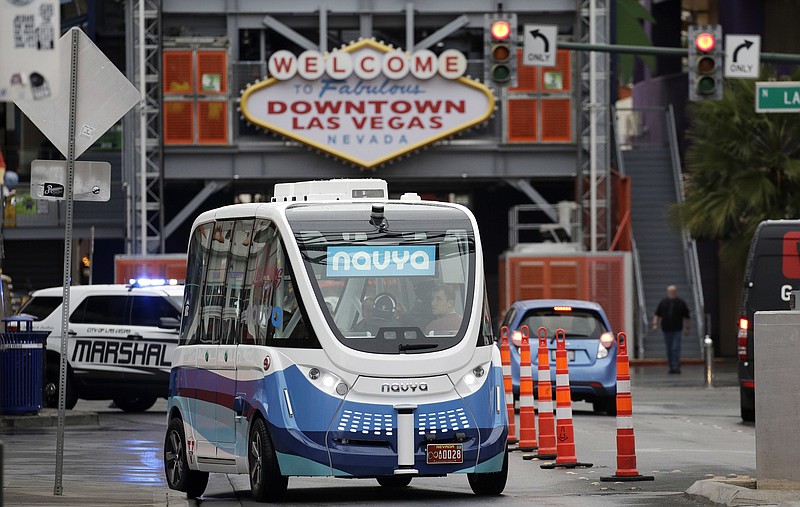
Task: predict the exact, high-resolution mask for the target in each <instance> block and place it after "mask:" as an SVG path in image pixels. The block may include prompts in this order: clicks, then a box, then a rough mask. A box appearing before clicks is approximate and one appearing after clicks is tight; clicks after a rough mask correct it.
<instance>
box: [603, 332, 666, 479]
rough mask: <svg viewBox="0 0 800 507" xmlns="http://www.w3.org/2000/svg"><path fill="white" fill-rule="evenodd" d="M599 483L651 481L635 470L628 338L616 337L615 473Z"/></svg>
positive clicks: (619, 335) (623, 334)
mask: <svg viewBox="0 0 800 507" xmlns="http://www.w3.org/2000/svg"><path fill="white" fill-rule="evenodd" d="M600 480H601V481H605V482H612V481H621V482H628V481H652V480H655V477H653V476H652V475H640V474H639V471H638V470H637V469H636V442H635V439H634V437H633V400H632V398H631V373H630V364H629V362H628V337H627V336H626V335H625V333H619V334H618V335H617V472H616V473H615V474H614V475H611V476H606V477H601V478H600Z"/></svg>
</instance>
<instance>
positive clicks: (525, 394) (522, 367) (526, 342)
mask: <svg viewBox="0 0 800 507" xmlns="http://www.w3.org/2000/svg"><path fill="white" fill-rule="evenodd" d="M519 331H520V334H521V335H522V343H521V345H520V348H519V450H520V451H526V452H527V451H534V450H536V449H538V448H539V443H538V442H537V441H536V414H535V412H534V407H533V378H532V377H531V345H530V331H529V330H528V326H522V327H521V328H520V329H519Z"/></svg>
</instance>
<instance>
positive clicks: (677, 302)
mask: <svg viewBox="0 0 800 507" xmlns="http://www.w3.org/2000/svg"><path fill="white" fill-rule="evenodd" d="M659 323H660V324H661V330H662V331H663V332H664V344H665V345H666V349H667V363H668V364H669V372H670V373H680V372H681V331H683V334H685V335H688V334H689V307H688V306H686V302H685V301H684V300H683V299H681V298H679V297H678V288H677V287H675V286H674V285H670V286H669V287H667V297H665V298H664V299H662V300H661V301H660V302H659V303H658V307H657V308H656V313H655V315H653V331H656V330H657V329H658V325H659Z"/></svg>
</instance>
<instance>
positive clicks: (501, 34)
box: [491, 21, 511, 40]
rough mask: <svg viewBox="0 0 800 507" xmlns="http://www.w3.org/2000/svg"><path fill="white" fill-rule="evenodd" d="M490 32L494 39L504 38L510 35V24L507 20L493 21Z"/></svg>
mask: <svg viewBox="0 0 800 507" xmlns="http://www.w3.org/2000/svg"><path fill="white" fill-rule="evenodd" d="M491 32H492V37H493V38H494V39H495V40H506V39H508V38H509V37H510V36H511V25H510V24H509V23H508V21H495V22H494V23H492V30H491Z"/></svg>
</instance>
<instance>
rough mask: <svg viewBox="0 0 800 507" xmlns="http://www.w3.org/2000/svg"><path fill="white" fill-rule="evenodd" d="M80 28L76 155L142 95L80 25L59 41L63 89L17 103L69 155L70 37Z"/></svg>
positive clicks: (63, 152) (60, 84)
mask: <svg viewBox="0 0 800 507" xmlns="http://www.w3.org/2000/svg"><path fill="white" fill-rule="evenodd" d="M72 30H78V31H79V32H80V33H79V37H78V73H77V78H78V79H77V97H76V99H77V100H76V104H77V106H76V122H75V125H76V127H75V158H77V157H79V156H80V155H81V153H83V152H84V151H86V149H87V148H89V146H91V145H92V144H93V143H94V142H95V141H97V138H99V137H100V136H101V135H103V134H104V133H105V132H106V130H108V129H109V128H111V126H112V125H114V124H115V123H116V122H117V121H118V120H119V119H120V118H122V116H123V115H124V114H125V113H127V112H128V111H129V110H130V108H132V107H133V106H134V105H135V104H136V103H137V102H139V99H140V97H141V95H140V93H139V91H138V90H137V89H136V87H135V86H133V85H132V84H131V82H130V81H128V79H127V78H126V77H125V76H124V75H123V74H122V73H121V72H120V71H119V69H117V68H116V67H115V66H114V64H113V63H111V60H109V59H108V58H107V57H106V55H104V54H103V52H102V51H100V49H99V48H98V47H97V46H96V45H95V44H94V42H92V40H91V39H90V38H89V37H88V36H87V35H86V34H85V33H83V32H82V31H80V29H78V28H72V29H71V30H69V31H67V33H65V34H64V35H63V36H62V37H61V40H60V41H59V47H58V52H59V59H60V60H61V62H62V64H61V68H60V70H59V73H58V76H57V77H56V79H57V80H58V81H59V87H60V89H61V91H62V93H59V94H58V96H57V97H53V98H50V99H45V100H17V101H16V102H15V103H16V104H17V107H19V108H20V109H21V110H22V112H23V113H25V115H26V116H27V117H28V118H29V119H30V120H31V121H32V122H33V123H34V125H36V126H37V127H39V130H41V131H42V133H43V134H44V135H45V136H47V138H48V139H50V141H51V142H52V143H53V145H55V147H56V148H58V151H60V152H61V153H62V154H63V155H64V156H65V157H66V156H67V145H68V144H69V143H68V141H69V139H68V138H69V87H70V86H69V85H70V64H69V62H70V61H71V56H70V48H71V44H70V38H71V33H72Z"/></svg>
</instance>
